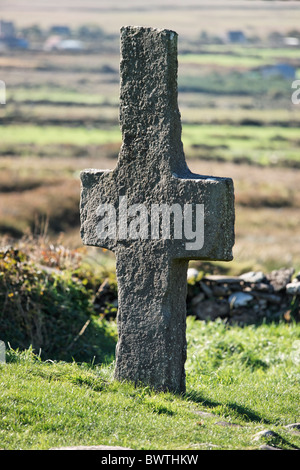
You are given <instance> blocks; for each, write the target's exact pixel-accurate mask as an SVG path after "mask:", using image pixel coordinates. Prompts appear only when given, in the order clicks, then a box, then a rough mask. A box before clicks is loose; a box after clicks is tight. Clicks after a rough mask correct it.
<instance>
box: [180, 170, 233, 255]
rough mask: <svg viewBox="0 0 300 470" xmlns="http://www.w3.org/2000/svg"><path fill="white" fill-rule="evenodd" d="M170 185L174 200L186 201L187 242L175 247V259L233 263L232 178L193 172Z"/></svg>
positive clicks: (184, 211) (184, 216)
mask: <svg viewBox="0 0 300 470" xmlns="http://www.w3.org/2000/svg"><path fill="white" fill-rule="evenodd" d="M171 186H173V192H174V195H176V198H174V201H175V199H177V200H180V201H183V206H184V207H183V241H184V243H178V244H177V246H176V245H175V246H174V249H175V253H174V258H181V259H182V258H183V259H190V260H192V259H202V260H211V261H217V260H218V261H231V260H232V258H233V255H232V248H233V245H234V238H235V237H234V221H235V212H234V188H233V181H232V179H231V178H216V177H212V176H202V175H195V174H193V173H190V175H189V176H186V175H185V176H184V177H180V176H177V175H176V176H175V175H173V178H172V182H171ZM184 208H188V209H186V210H185V209H184ZM191 214H192V217H191ZM192 237H194V239H192Z"/></svg>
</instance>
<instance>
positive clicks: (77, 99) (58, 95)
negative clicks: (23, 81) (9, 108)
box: [7, 87, 109, 106]
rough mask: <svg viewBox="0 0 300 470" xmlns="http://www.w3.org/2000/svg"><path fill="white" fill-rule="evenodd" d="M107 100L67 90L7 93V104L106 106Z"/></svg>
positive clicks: (103, 97)
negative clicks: (37, 103) (39, 103)
mask: <svg viewBox="0 0 300 470" xmlns="http://www.w3.org/2000/svg"><path fill="white" fill-rule="evenodd" d="M108 101H109V100H108V98H107V97H105V96H102V95H99V94H94V93H81V92H78V91H75V90H69V89H60V88H58V89H51V88H47V87H36V88H34V89H26V88H19V89H16V90H13V91H8V92H7V102H8V103H10V102H16V103H23V102H31V103H35V102H49V103H56V104H82V105H98V106H100V105H102V104H104V103H106V104H107V102H108Z"/></svg>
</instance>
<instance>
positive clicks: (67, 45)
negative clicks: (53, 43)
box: [58, 39, 83, 51]
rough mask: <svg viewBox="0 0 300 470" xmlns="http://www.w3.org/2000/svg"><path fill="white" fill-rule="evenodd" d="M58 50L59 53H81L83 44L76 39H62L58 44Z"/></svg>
mask: <svg viewBox="0 0 300 470" xmlns="http://www.w3.org/2000/svg"><path fill="white" fill-rule="evenodd" d="M58 49H59V50H61V51H67V50H68V51H81V50H82V49H83V42H82V41H78V40H77V39H64V40H63V41H61V42H60V43H59V44H58Z"/></svg>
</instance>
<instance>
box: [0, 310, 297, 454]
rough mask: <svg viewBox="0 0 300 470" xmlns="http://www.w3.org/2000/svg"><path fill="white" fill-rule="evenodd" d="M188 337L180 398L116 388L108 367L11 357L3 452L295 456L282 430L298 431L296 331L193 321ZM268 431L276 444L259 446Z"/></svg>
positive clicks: (0, 388)
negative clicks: (95, 449) (88, 449)
mask: <svg viewBox="0 0 300 470" xmlns="http://www.w3.org/2000/svg"><path fill="white" fill-rule="evenodd" d="M111 334H113V325H111ZM187 334H188V360H187V364H186V371H187V393H186V394H185V395H184V396H175V395H173V394H169V393H157V392H155V391H152V390H151V389H150V388H149V387H143V386H141V387H135V388H134V387H133V386H131V385H130V384H120V383H117V382H115V381H114V380H113V377H112V373H113V367H114V363H109V364H107V365H102V366H99V365H96V364H93V363H92V361H91V363H82V364H80V363H75V362H74V363H73V364H67V363H62V362H56V361H54V362H53V361H48V362H44V361H42V360H41V359H40V358H39V356H38V355H35V354H33V352H32V351H31V350H26V351H23V352H17V351H14V350H8V351H7V364H6V365H1V364H0V369H1V379H0V407H1V411H2V419H1V423H0V434H1V448H3V449H12V450H17V449H24V450H25V449H34V450H37V449H49V448H51V447H62V446H70V445H100V444H102V445H103V444H104V445H117V446H123V447H129V448H131V449H139V450H142V449H161V450H172V449H177V450H192V451H193V450H194V451H197V450H208V449H213V450H254V449H259V448H260V446H262V445H270V446H273V447H276V448H280V449H285V450H294V449H299V447H300V440H299V439H300V438H299V432H297V431H296V430H293V429H289V428H288V427H287V426H288V425H289V424H293V423H296V422H299V415H298V403H299V398H300V397H299V387H298V382H299V341H300V330H299V327H298V326H296V325H273V326H271V327H270V326H269V327H266V326H263V325H262V326H260V327H245V328H243V329H242V328H230V330H229V329H227V328H226V327H225V326H224V325H223V324H222V323H218V322H214V323H208V324H205V323H203V322H199V321H198V322H195V321H193V320H192V319H191V318H190V319H188V330H187ZM266 429H268V430H270V431H272V434H271V435H269V436H267V437H260V438H256V435H257V433H258V432H260V431H263V430H266Z"/></svg>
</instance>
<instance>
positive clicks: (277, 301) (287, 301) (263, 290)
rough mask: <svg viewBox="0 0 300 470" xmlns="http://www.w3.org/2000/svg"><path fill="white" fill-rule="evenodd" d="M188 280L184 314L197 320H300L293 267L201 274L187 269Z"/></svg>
mask: <svg viewBox="0 0 300 470" xmlns="http://www.w3.org/2000/svg"><path fill="white" fill-rule="evenodd" d="M188 281H189V282H188V285H189V287H188V298H187V309H188V314H190V315H195V316H196V317H197V318H198V319H200V320H215V319H217V318H223V319H226V320H227V321H228V322H229V323H231V324H233V323H238V324H251V323H259V322H261V321H262V320H264V319H265V320H268V321H270V320H271V321H272V320H274V321H278V320H280V319H283V320H286V321H291V320H292V319H293V318H294V319H295V320H296V321H297V320H300V314H299V300H300V273H298V274H297V275H296V276H294V269H293V268H282V269H279V270H276V271H272V272H271V273H269V274H264V273H263V272H253V271H251V272H248V273H245V274H242V275H241V276H222V275H206V276H204V277H201V274H200V273H199V272H198V271H197V270H195V269H194V268H191V269H189V270H188Z"/></svg>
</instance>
